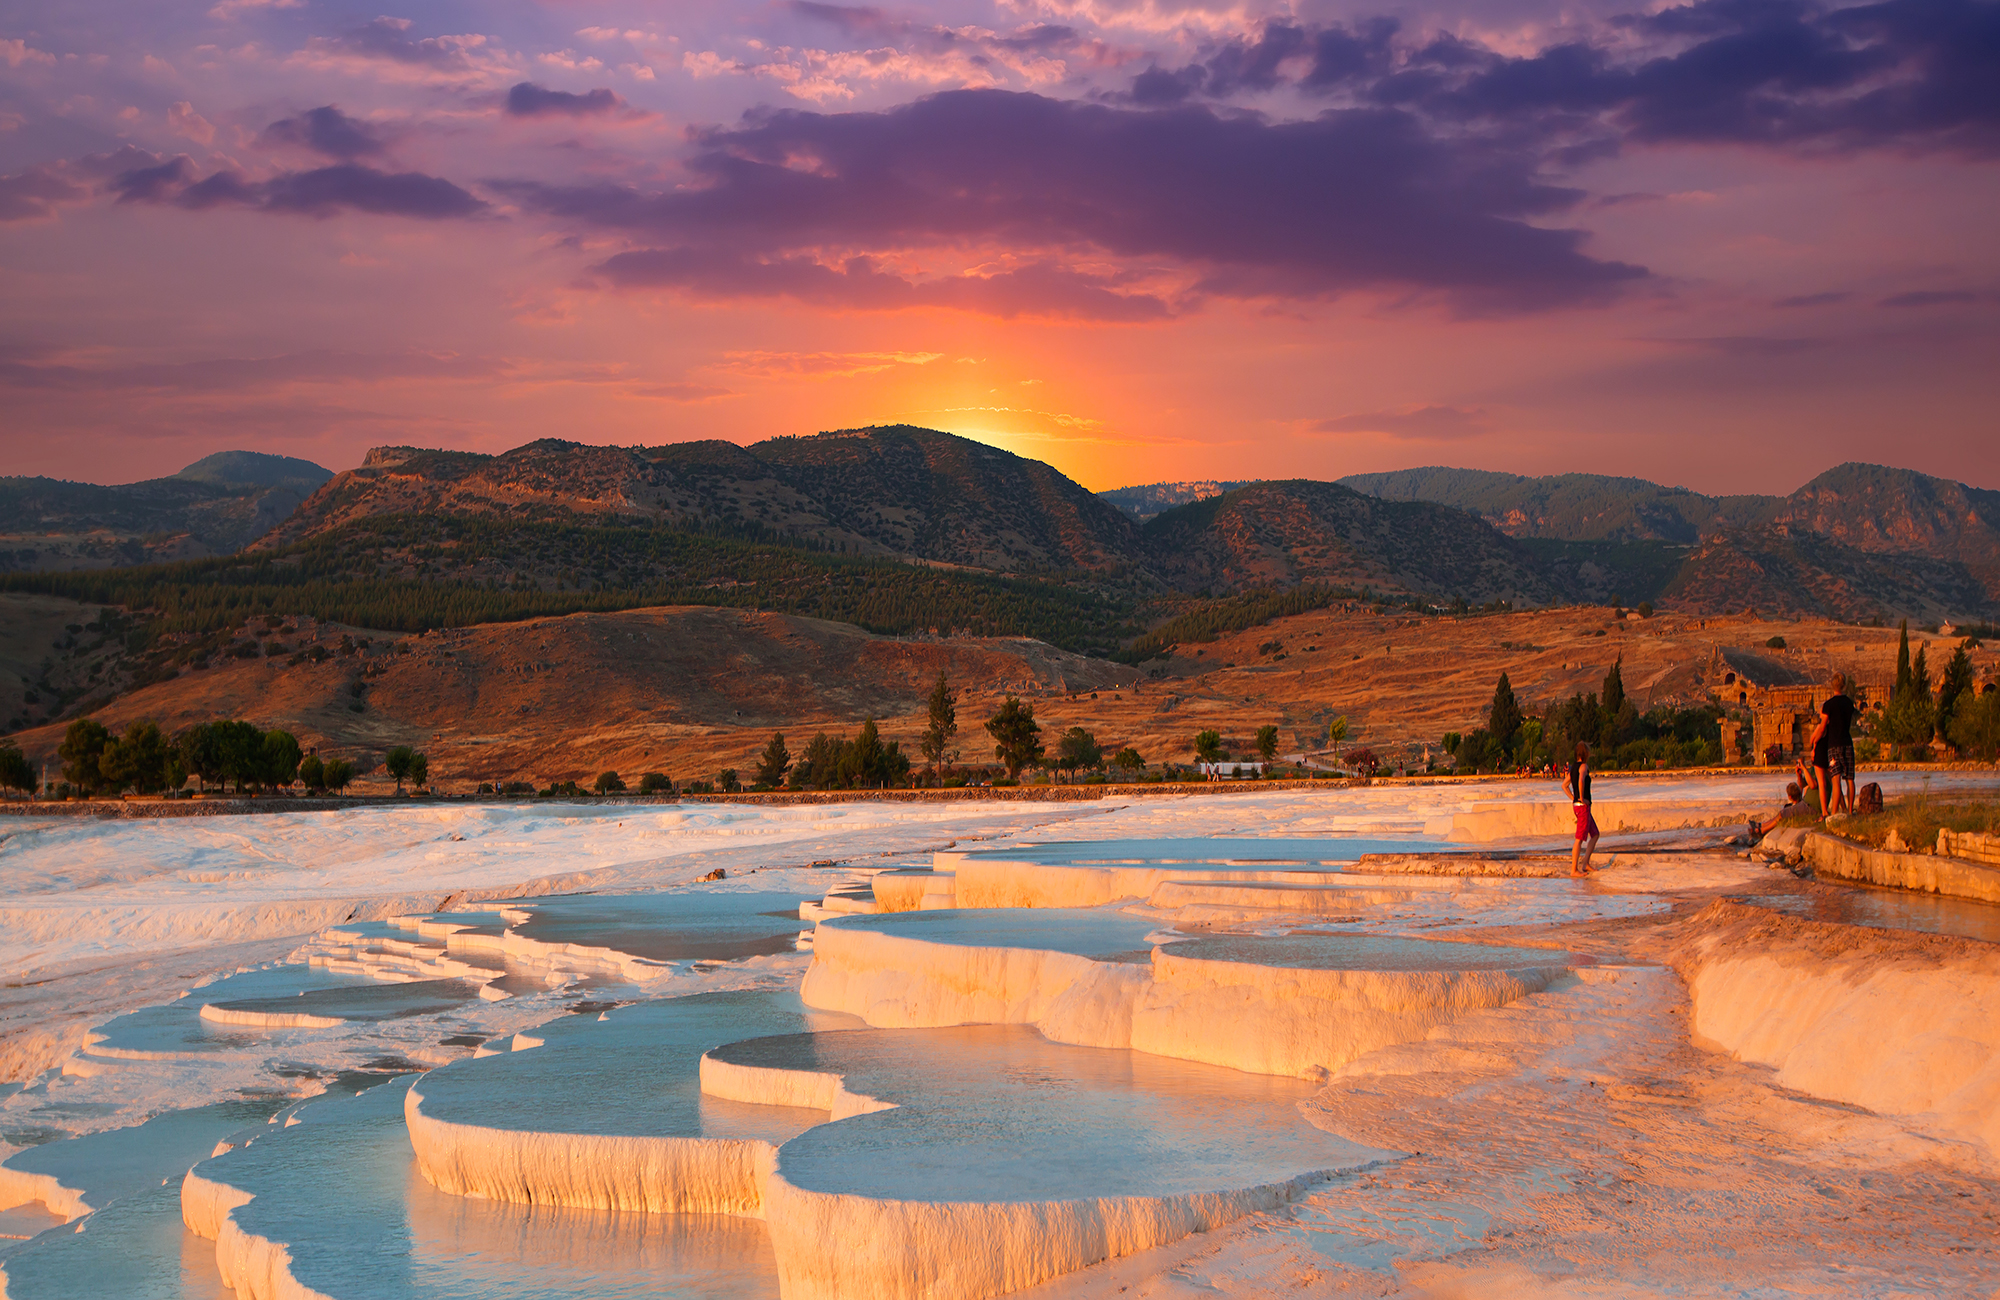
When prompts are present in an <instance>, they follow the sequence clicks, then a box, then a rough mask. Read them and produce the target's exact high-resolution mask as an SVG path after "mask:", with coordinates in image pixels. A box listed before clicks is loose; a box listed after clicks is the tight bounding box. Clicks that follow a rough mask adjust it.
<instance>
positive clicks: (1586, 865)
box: [1563, 740, 1598, 876]
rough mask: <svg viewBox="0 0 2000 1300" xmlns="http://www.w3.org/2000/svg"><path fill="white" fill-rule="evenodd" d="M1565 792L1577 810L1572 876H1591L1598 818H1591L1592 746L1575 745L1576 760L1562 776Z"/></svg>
mask: <svg viewBox="0 0 2000 1300" xmlns="http://www.w3.org/2000/svg"><path fill="white" fill-rule="evenodd" d="M1563 793H1565V794H1567V795H1568V796H1569V801H1570V806H1571V807H1573V808H1575V809H1576V843H1575V844H1574V845H1572V846H1571V847H1570V851H1569V874H1571V875H1572V876H1587V875H1589V874H1590V855H1591V854H1592V853H1593V852H1594V851H1595V850H1596V848H1597V834H1598V832H1597V819H1596V818H1595V817H1592V816H1591V815H1590V743H1589V742H1588V741H1583V740H1579V741H1577V742H1576V757H1575V758H1574V759H1572V760H1570V765H1569V770H1568V771H1566V772H1564V773H1563Z"/></svg>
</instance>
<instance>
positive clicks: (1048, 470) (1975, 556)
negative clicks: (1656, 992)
mask: <svg viewBox="0 0 2000 1300" xmlns="http://www.w3.org/2000/svg"><path fill="white" fill-rule="evenodd" d="M38 530H39V531H38ZM0 532H4V533H5V534H6V535H7V536H9V537H10V538H11V539H13V541H14V548H13V562H12V567H13V568H15V569H16V570H17V571H18V570H22V569H40V570H50V569H74V568H81V567H90V566H98V565H111V564H127V565H129V564H132V563H134V562H136V561H141V560H160V559H183V558H187V559H193V558H196V557H204V556H205V557H225V556H230V555H231V554H232V553H234V558H233V559H221V558H209V559H205V560H202V561H201V563H200V565H198V566H197V568H196V569H190V570H187V572H186V573H184V574H182V575H181V577H180V579H178V581H180V582H181V583H182V585H183V587H185V586H186V585H187V583H188V582H189V581H193V582H196V583H202V582H206V583H215V584H231V583H235V584H241V583H243V582H246V581H249V580H250V578H251V576H252V575H254V576H255V578H256V580H257V581H259V582H281V581H294V582H296V581H304V580H305V577H306V575H310V577H311V578H312V580H314V581H318V582H321V583H328V582H334V583H345V584H347V585H348V587H349V588H351V589H353V590H358V588H357V587H355V584H359V583H364V582H367V583H375V584H377V586H378V587H379V586H380V584H382V583H397V584H402V586H401V587H398V589H397V594H396V596H395V599H396V600H397V601H399V602H402V605H403V606H409V605H411V603H412V602H415V604H417V605H421V604H422V602H423V599H424V598H423V597H422V591H423V590H425V589H426V584H430V585H435V584H439V583H446V584H452V590H453V592H455V593H457V594H456V595H455V596H454V599H456V600H458V601H459V602H460V605H461V606H463V608H464V609H465V611H466V612H464V613H463V614H461V615H454V616H453V617H454V619H456V620H457V621H464V620H465V619H468V618H469V619H473V620H474V621H477V619H478V618H479V617H506V616H510V615H508V614H507V613H506V612H505V611H506V610H509V609H516V606H519V607H520V608H519V609H516V612H515V614H513V615H511V616H520V610H525V609H528V608H529V606H530V605H532V612H549V611H550V609H552V608H568V607H583V605H582V604H579V603H578V602H581V601H583V600H584V598H585V597H586V596H587V597H588V598H589V599H590V600H591V601H594V602H597V603H596V604H592V605H591V606H590V607H593V608H608V607H612V606H615V605H618V604H619V602H620V601H621V600H622V601H623V602H624V604H625V605H626V606H628V607H629V606H630V605H632V604H634V603H636V602H637V601H638V600H639V599H640V597H641V596H642V595H643V596H646V597H647V598H648V599H652V600H656V601H657V600H667V599H671V600H689V599H699V600H708V601H712V602H715V603H735V604H740V605H745V606H752V607H759V608H779V609H786V610H791V611H793V612H800V613H808V614H812V615H813V616H818V617H832V618H851V619H854V620H856V621H860V622H863V623H864V624H865V625H868V626H872V627H875V628H876V629H877V630H889V631H899V632H900V631H908V630H913V629H926V628H929V629H934V630H938V631H941V632H949V631H951V630H952V629H953V628H954V627H962V626H968V625H977V626H980V627H981V628H983V629H984V630H985V631H986V632H988V633H989V634H1014V633H1025V634H1031V635H1047V636H1054V635H1055V634H1054V633H1053V632H1051V631H1050V629H1051V628H1054V627H1056V626H1058V625H1060V626H1062V627H1066V628H1069V629H1070V631H1069V632H1068V633H1066V634H1065V635H1066V636H1067V637H1068V640H1067V641H1066V642H1065V644H1068V645H1070V646H1071V647H1072V648H1078V649H1085V648H1088V649H1092V650H1094V651H1096V652H1099V653H1102V652H1105V651H1106V650H1108V649H1110V648H1113V647H1114V646H1115V644H1116V643H1117V641H1118V640H1119V639H1122V638H1129V637H1131V636H1134V635H1137V632H1138V631H1139V630H1140V629H1142V628H1143V627H1144V626H1146V625H1148V624H1151V623H1157V622H1159V621H1160V620H1161V619H1163V618H1166V617H1172V616H1176V615H1181V614H1185V613H1187V612H1189V610H1191V609H1193V608H1196V607H1198V606H1199V605H1200V603H1201V602H1203V601H1212V600H1225V599H1229V598H1233V597H1238V596H1241V595H1242V594H1243V593H1246V592H1254V591H1258V590H1262V589H1267V588H1279V589H1283V588H1293V587H1310V588H1313V589H1315V590H1319V591H1323V592H1325V593H1327V597H1326V598H1328V599H1332V598H1336V597H1337V596H1338V595H1340V594H1345V595H1347V596H1348V597H1350V598H1351V597H1355V596H1360V595H1363V594H1364V593H1365V595H1366V596H1367V597H1368V598H1371V599H1378V600H1381V599H1388V600H1395V601H1416V602H1427V603H1456V602H1465V603H1469V604H1475V605H1478V604H1487V603H1491V602H1497V601H1505V602H1508V603H1511V604H1514V605H1517V606H1519V605H1548V604H1556V603H1566V602H1594V603H1625V604H1638V603H1640V602H1642V601H1652V602H1654V603H1656V604H1659V605H1662V606H1665V607H1671V608H1682V609H1687V610H1690V611H1697V612H1728V611H1741V610H1746V609H1755V610H1758V611H1760V612H1764V613H1771V614H1784V615H1799V614H1817V615H1824V616H1828V617H1833V618H1837V619H1843V620H1847V621H1864V620H1869V619H1874V618H1884V619H1892V618H1896V617H1901V616H1910V617H1914V618H1916V619H1918V620H1919V621H1921V622H1929V623H1936V622H1940V621H1947V620H1950V621H1966V620H1983V619H1987V618H1990V617H1991V614H1992V611H1993V610H1994V609H1995V607H1996V606H2000V492H1993V491H1988V490H1984V489H1977V488H1970V487H1967V486H1965V485H1963V484H1959V483H1955V482H1951V481H1949V480H1945V479H1938V478H1932V477H1929V476H1926V475H1922V474H1918V473H1915V472H1913V471H1908V470H1900V469H1892V468H1886V467H1881V466H1869V465H1858V464H1849V465H1842V466H1838V467H1836V468H1834V469H1832V470H1829V471H1827V472H1826V473H1824V474H1821V475H1820V476H1818V477H1817V478H1815V479H1813V480H1812V481H1811V482H1809V483H1807V484H1806V485H1805V486H1804V487H1802V488H1800V489H1799V490H1798V491H1796V492H1794V493H1792V494H1790V495H1789V496H1782V497H1781V496H1754V495H1743V496H1722V497H1711V496H1704V495H1702V494H1700V493H1697V492H1692V491H1690V490H1688V489H1686V488H1679V487H1664V486H1661V485H1659V484H1656V483H1651V482H1648V481H1646V480H1643V479H1634V478H1614V477H1606V476H1597V475H1583V474H1569V475H1560V476H1553V477H1544V478H1531V477H1525V476H1521V475H1514V474H1502V473H1494V472H1489V471H1481V470H1462V469H1449V468H1423V469H1412V470H1402V471H1396V472H1394V473H1387V474H1361V475H1352V476H1349V477H1347V478H1344V479H1342V480H1340V481H1338V482H1331V483H1329V482H1322V481H1315V480H1310V479H1283V480H1268V481H1254V482H1240V483H1230V482H1219V481H1215V482H1200V481H1198V482H1184V483H1154V484H1148V485H1144V486H1141V487H1134V488H1121V489H1115V490H1112V491H1109V492H1104V493H1096V494H1093V493H1091V492H1089V491H1087V490H1086V489H1084V488H1083V487H1081V486H1080V485H1078V484H1077V483H1075V482H1073V481H1072V480H1070V479H1069V478H1067V477H1065V476H1064V475H1062V474H1061V473H1059V472H1058V471H1056V470H1055V469H1054V468H1052V467H1051V466H1049V465H1047V464H1044V463H1042V462H1040V461H1035V460H1030V459H1026V458H1024V457H1020V456H1016V455H1013V454H1012V453H1009V452H1006V451H1003V450H1000V449H998V448H995V447H990V446H987V445H985V444H983V443H979V442H975V441H972V440H970V439H965V438H960V437H956V436H954V435H952V434H947V433H941V432H938V431H936V430H930V429H922V428H916V427H912V426H906V425H895V426H883V427H873V428H865V429H848V430H840V431H836V432H831V433H823V434H819V435H815V436H810V437H779V438H772V439H768V440H766V441H763V442H759V443H756V444H753V445H751V446H747V447H745V446H739V445H737V444H735V443H730V442H723V441H703V442H686V443H671V444H666V445H663V446H657V447H601V446H589V445H585V444H580V443H574V442H566V441H559V440H555V439H545V440H542V441H538V442H533V443H529V444H527V445H526V446H523V447H518V448H515V449H514V450H512V451H509V452H505V453H503V454H499V455H485V454H480V453H473V452H458V451H438V450H426V449H422V448H415V447H378V448H376V449H375V450H373V451H371V452H369V453H368V456H367V458H366V460H365V461H364V463H363V464H362V465H361V466H360V467H359V468H356V469H353V470H348V471H346V472H343V473H340V474H329V473H328V472H327V471H325V470H323V469H321V468H320V467H318V466H316V465H312V464H310V463H309V462H303V461H296V460H290V459H288V458H283V457H272V456H261V455H258V454H256V453H248V452H231V453H222V454H221V455H219V456H214V457H210V458H208V459H206V460H204V461H200V462H197V463H196V464H195V465H192V466H189V467H188V469H186V470H184V471H182V472H181V473H180V474H178V475H175V476H173V477H171V478H167V479H154V480H149V481H147V482H144V483H136V484H130V485H127V486H124V487H96V486H93V485H87V484H67V483H60V482H57V481H55V480H49V479H5V480H0ZM54 536H62V537H66V538H68V539H70V540H69V542H68V543H66V545H67V547H68V549H63V548H62V547H55V546H50V547H45V548H42V549H40V550H38V549H37V548H36V547H34V546H28V545H23V542H24V541H25V540H26V539H29V538H31V537H54ZM85 544H88V545H89V546H94V547H96V548H97V550H96V551H94V552H92V553H90V554H89V555H85V554H83V550H82V549H81V548H83V547H84V546H85ZM30 552H35V553H34V554H30ZM856 565H860V566H862V567H860V568H857V567H855V566H856ZM884 565H886V566H888V567H886V568H884V567H883V566H884ZM273 566H276V567H273ZM801 566H803V567H801ZM841 566H846V567H841ZM154 572H156V571H154V570H143V571H138V572H137V573H135V574H134V575H132V580H133V581H140V580H141V578H142V575H144V574H147V573H154ZM166 572H167V571H165V570H159V571H157V573H158V575H159V576H160V577H161V578H164V577H165V576H166ZM924 573H928V574H930V575H932V576H931V577H929V578H923V577H922V576H921V575H922V574H924ZM148 580H150V579H148ZM107 581H109V578H107ZM996 583H997V584H999V585H997V586H996V585H995V584H996ZM1008 584H1012V585H1008ZM128 586H129V584H128ZM34 589H36V590H44V589H46V590H49V591H50V592H51V594H55V592H54V589H53V588H46V587H36V588H34ZM91 590H92V593H94V594H91V595H90V596H89V597H88V598H90V599H104V600H110V599H111V595H110V594H109V593H110V592H111V591H112V588H111V587H107V586H104V585H103V584H102V583H100V584H99V585H98V586H96V587H93V588H92V589H91ZM118 590H121V591H123V590H126V588H123V587H121V588H118ZM468 592H474V593H483V594H482V595H481V598H480V601H478V602H473V603H472V604H467V603H466V593H468ZM496 593H497V594H496ZM842 593H844V594H842ZM71 594H77V595H79V596H81V595H82V594H83V593H82V589H81V588H79V589H78V591H77V592H76V593H71ZM559 595H560V596H563V597H564V598H565V599H566V600H568V601H569V602H570V604H568V605H555V606H552V605H549V604H548V602H549V601H551V600H554V598H555V597H557V596H559ZM627 596H629V597H630V599H626V597H627ZM440 599H442V598H441V597H440ZM814 599H816V600H817V601H818V602H819V603H817V604H814V603H812V601H813V600H814ZM537 600H539V601H540V602H541V603H535V602H536V601H537ZM524 601H526V602H528V603H527V604H523V602H524ZM509 602H511V603H509ZM829 602H830V603H829ZM843 602H845V603H843ZM927 602H929V603H931V604H933V605H935V606H936V607H937V610H951V611H956V612H954V613H952V614H951V615H950V616H949V617H945V616H943V615H938V616H934V617H926V613H927V611H926V608H925V606H926V603H927ZM380 604H381V602H380V601H379V600H377V601H376V602H375V603H374V604H373V605H370V606H369V609H370V610H371V611H377V610H378V608H379V606H380ZM1003 607H1004V608H1006V609H1012V610H1014V611H1015V613H1014V614H1010V615H1007V616H1005V617H1002V616H1001V615H999V614H995V613H993V612H992V611H995V610H1000V609H1002V608H1003ZM863 609H873V610H875V611H876V613H875V614H873V615H870V616H868V617H863V616H862V614H860V613H857V612H856V611H859V610H863ZM479 610H485V611H487V613H486V614H484V615H481V614H479V612H478V611H479ZM967 611H971V612H969V613H968V612H967ZM931 613H933V614H935V613H936V611H935V610H933V611H931ZM378 616H379V615H378ZM399 617H401V616H399ZM409 617H411V618H417V617H420V616H418V615H410V616H409ZM954 618H957V619H970V620H971V623H970V624H966V623H963V622H960V623H954V622H953V621H952V619H954ZM871 620H872V621H871ZM1038 620H1039V621H1038ZM406 621H407V620H406ZM433 621H435V620H433ZM1086 625H1091V626H1095V627H1096V628H1097V629H1098V630H1097V631H1095V632H1089V633H1086V631H1085V630H1084V629H1085V627H1086Z"/></svg>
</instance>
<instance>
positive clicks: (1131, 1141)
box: [715, 1025, 1359, 1202]
mask: <svg viewBox="0 0 2000 1300" xmlns="http://www.w3.org/2000/svg"><path fill="white" fill-rule="evenodd" d="M715 1056H716V1057H717V1058H718V1059H720V1060H724V1061H730V1062H735V1063H738V1064H743V1065H754V1066H766V1067H772V1068H779V1069H802V1070H817V1071H828V1072H832V1073H837V1074H840V1075H843V1076H845V1079H846V1087H847V1089H848V1091H850V1092H855V1093H860V1094H864V1095H866V1096H870V1097H875V1098H877V1099H879V1100H883V1101H889V1102H893V1103H895V1105H896V1109H894V1110H887V1111H880V1112H877V1113H875V1114H870V1115H861V1116H857V1117H855V1118H853V1119H845V1120H841V1121H839V1122H838V1123H832V1124H823V1125H821V1126H819V1127H817V1128H814V1129H810V1130H808V1131H807V1132H805V1133H803V1134H801V1135H799V1136H798V1137H795V1138H793V1139H792V1140H791V1141H789V1142H787V1143H786V1144H785V1145H784V1146H783V1147H781V1148H779V1151H778V1168H779V1170H780V1172H782V1173H783V1174H784V1176H785V1177H786V1178H787V1179H788V1180H790V1181H791V1182H793V1183H795V1184H797V1185H798V1186H801V1187H805V1188H808V1189H811V1190H813V1191H820V1192H847V1193H855V1194H859V1195H862V1196H876V1197H883V1198H887V1199H893V1200H927V1201H985V1202H994V1201H1015V1200H1075V1199H1083V1198H1090V1197H1100V1196H1166V1195H1174V1194H1179V1193H1187V1192H1210V1191H1224V1190H1232V1189H1236V1188H1243V1187H1255V1186H1260V1185H1263V1184H1267V1183H1273V1182H1280V1181H1283V1180H1286V1179H1290V1178H1293V1177H1296V1176H1298V1175H1301V1174H1306V1173H1310V1172H1313V1171H1316V1170H1321V1169H1331V1168H1334V1167H1337V1166H1339V1165H1340V1164H1342V1163H1343V1162H1346V1161H1350V1160H1352V1159H1354V1158H1356V1153H1357V1152H1358V1151H1359V1148H1355V1147H1353V1146H1351V1145H1350V1144H1348V1143H1345V1142H1342V1141H1341V1140H1340V1139H1338V1138H1335V1137H1332V1136H1331V1135H1329V1134H1325V1133H1322V1132H1320V1131H1319V1130H1317V1129H1315V1128H1313V1127H1312V1126H1311V1125H1309V1124H1307V1123H1306V1122H1305V1119H1304V1118H1303V1117H1302V1116H1301V1114H1300V1113H1299V1110H1298V1103H1299V1102H1300V1101H1302V1100H1304V1099H1305V1098H1307V1097H1309V1096H1311V1095H1312V1094H1313V1092H1314V1091H1316V1089H1317V1085H1314V1084H1309V1083H1305V1082H1302V1081H1300V1080H1297V1079H1285V1078H1279V1077H1276V1076H1272V1075H1258V1074H1245V1073H1243V1072H1242V1071H1239V1070H1231V1069H1226V1068H1224V1067H1222V1066H1215V1065H1202V1064H1199V1063H1197V1062H1193V1061H1176V1060H1171V1059H1168V1058H1166V1057H1158V1056H1149V1055H1147V1054H1146V1053H1143V1052H1133V1051H1128V1050H1124V1049H1114V1048H1096V1047H1070V1046H1066V1045H1064V1044H1060V1043H1051V1042H1049V1041H1048V1040H1047V1039H1045V1038H1043V1037H1042V1036H1041V1035H1040V1034H1039V1033H1037V1032H1035V1031H1034V1030H1033V1029H1030V1028H1027V1027H1025V1026H1020V1025H972V1026H965V1027H962V1028H956V1029H908V1030H888V1029H869V1030H856V1031H851V1032H847V1033H831V1034H792V1035H785V1036H783V1037H777V1038H761V1039H753V1040H751V1041H749V1042H743V1043H733V1044H731V1045H729V1046H727V1047H724V1048H720V1049H718V1050H717V1051H716V1052H715Z"/></svg>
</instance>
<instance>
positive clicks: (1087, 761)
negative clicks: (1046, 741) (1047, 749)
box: [1056, 727, 1104, 777]
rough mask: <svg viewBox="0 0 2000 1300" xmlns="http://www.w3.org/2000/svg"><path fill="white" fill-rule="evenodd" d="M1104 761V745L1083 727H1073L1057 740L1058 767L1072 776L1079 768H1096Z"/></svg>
mask: <svg viewBox="0 0 2000 1300" xmlns="http://www.w3.org/2000/svg"><path fill="white" fill-rule="evenodd" d="M1103 762H1104V747H1103V746H1102V745H1099V744H1098V743H1097V737H1096V736H1093V735H1091V734H1090V733H1089V732H1088V731H1085V730H1084V729H1083V728H1082V727H1071V728H1070V729H1069V730H1068V731H1065V732H1063V734H1062V738H1061V739H1059V740H1058V741H1056V768H1057V770H1059V771H1063V772H1068V773H1069V774H1070V775H1071V776H1072V777H1073V776H1074V775H1075V774H1076V771H1077V769H1078V768H1083V769H1086V770H1091V769H1095V768H1097V767H1099V766H1101V765H1102V764H1103Z"/></svg>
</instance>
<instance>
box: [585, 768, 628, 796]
mask: <svg viewBox="0 0 2000 1300" xmlns="http://www.w3.org/2000/svg"><path fill="white" fill-rule="evenodd" d="M591 788H592V789H594V790H596V791H597V793H599V794H623V793H624V792H625V782H624V779H623V778H621V777H620V776H619V775H618V774H617V773H616V772H599V773H598V774H597V781H596V782H595V784H593V785H592V787H591Z"/></svg>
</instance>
